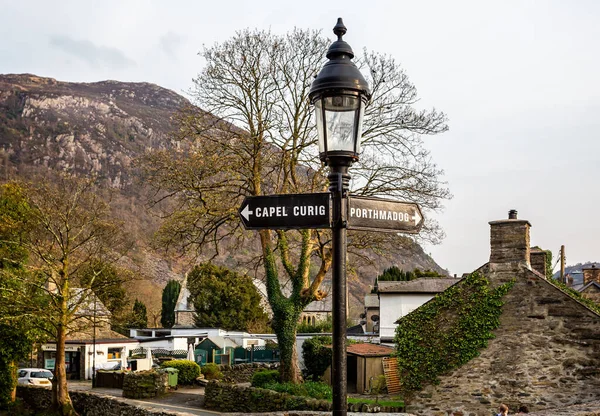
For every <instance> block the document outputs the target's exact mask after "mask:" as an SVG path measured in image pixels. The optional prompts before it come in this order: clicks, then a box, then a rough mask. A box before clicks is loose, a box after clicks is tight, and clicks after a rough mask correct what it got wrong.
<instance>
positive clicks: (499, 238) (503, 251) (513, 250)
mask: <svg viewBox="0 0 600 416" xmlns="http://www.w3.org/2000/svg"><path fill="white" fill-rule="evenodd" d="M490 225H491V226H492V227H491V236H490V245H491V253H490V262H491V263H508V262H516V263H526V264H529V259H530V257H529V250H530V248H529V227H531V224H529V221H525V220H518V219H509V220H500V221H492V222H490Z"/></svg>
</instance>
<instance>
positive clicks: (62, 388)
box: [52, 325, 77, 416]
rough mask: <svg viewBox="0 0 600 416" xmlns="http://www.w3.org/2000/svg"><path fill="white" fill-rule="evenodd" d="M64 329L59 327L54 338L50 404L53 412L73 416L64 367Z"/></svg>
mask: <svg viewBox="0 0 600 416" xmlns="http://www.w3.org/2000/svg"><path fill="white" fill-rule="evenodd" d="M66 333H67V330H66V327H65V326H64V325H61V326H60V327H59V329H58V331H57V334H56V335H57V336H56V361H55V364H54V377H55V383H53V386H52V392H53V397H52V404H53V407H54V410H56V412H57V413H58V414H59V415H61V416H75V415H77V412H76V411H75V409H74V408H73V403H71V397H70V396H69V389H68V386H67V371H66V367H65V341H66V338H67V336H66Z"/></svg>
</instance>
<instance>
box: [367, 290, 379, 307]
mask: <svg viewBox="0 0 600 416" xmlns="http://www.w3.org/2000/svg"><path fill="white" fill-rule="evenodd" d="M365 308H379V296H377V293H369V294H367V295H365Z"/></svg>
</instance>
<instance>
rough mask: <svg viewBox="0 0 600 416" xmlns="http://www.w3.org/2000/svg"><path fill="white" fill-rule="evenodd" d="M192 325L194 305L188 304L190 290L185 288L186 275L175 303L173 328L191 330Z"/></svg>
mask: <svg viewBox="0 0 600 416" xmlns="http://www.w3.org/2000/svg"><path fill="white" fill-rule="evenodd" d="M194 326H195V325H194V305H193V304H192V302H190V290H189V289H188V287H187V274H186V275H185V277H184V279H183V282H182V283H181V290H180V291H179V297H178V298H177V302H176V303H175V324H174V325H173V327H174V328H193V327H194Z"/></svg>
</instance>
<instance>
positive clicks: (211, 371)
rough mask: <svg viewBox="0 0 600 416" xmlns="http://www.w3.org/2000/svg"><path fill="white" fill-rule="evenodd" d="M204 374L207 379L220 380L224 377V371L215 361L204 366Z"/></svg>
mask: <svg viewBox="0 0 600 416" xmlns="http://www.w3.org/2000/svg"><path fill="white" fill-rule="evenodd" d="M201 371H202V374H204V377H205V378H206V379H207V380H218V379H220V378H221V377H223V373H221V370H219V366H218V365H216V364H215V363H207V364H206V365H203V366H202V369H201Z"/></svg>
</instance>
